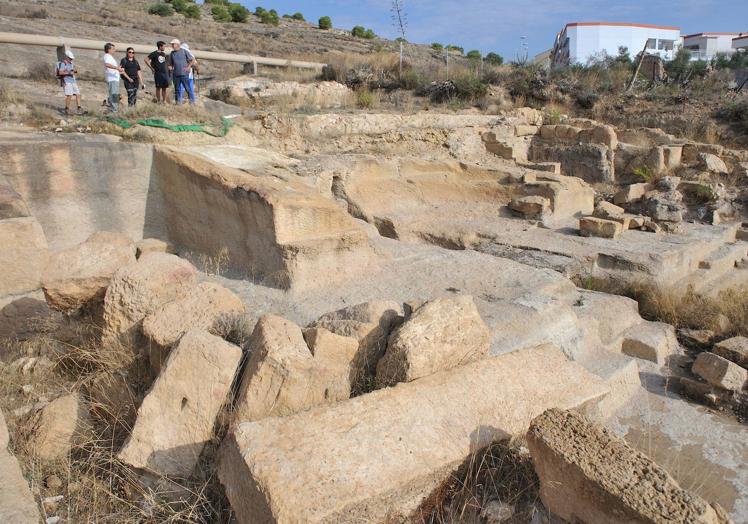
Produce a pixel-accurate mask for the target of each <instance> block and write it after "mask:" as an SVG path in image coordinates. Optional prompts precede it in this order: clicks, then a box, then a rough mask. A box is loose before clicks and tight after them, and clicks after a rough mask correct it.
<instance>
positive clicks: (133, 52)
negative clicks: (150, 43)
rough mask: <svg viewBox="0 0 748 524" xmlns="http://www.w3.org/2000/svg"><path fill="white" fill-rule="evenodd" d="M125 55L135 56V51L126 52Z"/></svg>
mask: <svg viewBox="0 0 748 524" xmlns="http://www.w3.org/2000/svg"><path fill="white" fill-rule="evenodd" d="M127 54H128V55H134V54H135V51H128V52H127Z"/></svg>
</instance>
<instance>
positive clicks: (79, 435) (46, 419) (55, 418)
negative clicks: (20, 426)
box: [29, 393, 90, 460]
mask: <svg viewBox="0 0 748 524" xmlns="http://www.w3.org/2000/svg"><path fill="white" fill-rule="evenodd" d="M30 428H31V429H30V430H29V437H30V438H29V445H30V446H31V448H32V450H33V453H34V455H36V456H37V457H39V458H40V459H42V460H56V459H60V458H64V457H65V456H67V454H68V453H70V450H71V449H72V448H73V447H74V446H76V445H79V444H81V443H83V442H85V440H86V438H87V434H88V432H89V430H90V419H89V414H88V409H87V407H86V406H85V404H84V403H83V401H82V400H81V399H80V398H79V397H78V395H77V394H72V393H71V394H69V395H64V396H62V397H59V398H57V399H55V400H53V401H52V402H50V403H49V404H48V405H46V406H45V407H44V408H42V409H41V410H40V411H39V412H37V413H36V414H34V415H33V420H32V421H31V424H30Z"/></svg>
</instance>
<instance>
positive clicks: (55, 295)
mask: <svg viewBox="0 0 748 524" xmlns="http://www.w3.org/2000/svg"><path fill="white" fill-rule="evenodd" d="M133 262H135V244H134V243H133V241H132V240H130V239H129V238H127V237H126V236H124V235H122V234H120V233H115V232H109V231H99V232H96V233H94V234H93V235H91V236H90V237H89V238H88V240H86V241H85V242H83V243H82V244H79V245H78V246H75V247H72V248H70V249H65V250H63V251H59V252H57V253H53V254H51V255H50V258H49V263H48V264H47V267H46V269H45V270H44V273H43V276H42V289H43V291H44V296H45V297H46V299H47V302H48V303H49V305H50V306H51V307H53V308H54V309H57V310H60V311H73V310H76V309H78V308H80V307H82V306H85V305H88V304H94V303H102V302H103V301H104V293H105V292H106V289H107V287H108V286H109V282H110V281H111V279H112V275H114V272H115V271H117V270H118V269H120V268H123V267H125V266H127V265H129V264H131V263H133Z"/></svg>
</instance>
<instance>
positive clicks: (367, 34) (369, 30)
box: [364, 29, 377, 40]
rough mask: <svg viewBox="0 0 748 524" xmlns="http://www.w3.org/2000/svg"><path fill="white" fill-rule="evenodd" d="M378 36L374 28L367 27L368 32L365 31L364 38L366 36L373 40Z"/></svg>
mask: <svg viewBox="0 0 748 524" xmlns="http://www.w3.org/2000/svg"><path fill="white" fill-rule="evenodd" d="M376 37H377V34H376V33H375V32H374V30H373V29H367V30H366V32H365V33H364V38H366V39H367V40H373V39H375V38H376Z"/></svg>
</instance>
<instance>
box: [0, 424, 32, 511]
mask: <svg viewBox="0 0 748 524" xmlns="http://www.w3.org/2000/svg"><path fill="white" fill-rule="evenodd" d="M7 448H8V427H7V426H6V424H5V417H3V414H2V412H0V479H2V487H0V522H7V523H8V524H38V523H39V520H40V519H39V510H38V509H37V506H36V502H35V501H34V497H33V495H32V494H31V490H30V489H29V485H28V484H27V483H26V479H25V478H24V476H23V472H22V471H21V467H20V466H19V465H18V461H17V460H16V458H15V457H14V456H13V455H11V454H10V453H9V452H8V449H7Z"/></svg>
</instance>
